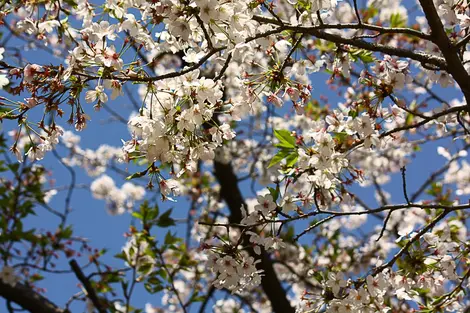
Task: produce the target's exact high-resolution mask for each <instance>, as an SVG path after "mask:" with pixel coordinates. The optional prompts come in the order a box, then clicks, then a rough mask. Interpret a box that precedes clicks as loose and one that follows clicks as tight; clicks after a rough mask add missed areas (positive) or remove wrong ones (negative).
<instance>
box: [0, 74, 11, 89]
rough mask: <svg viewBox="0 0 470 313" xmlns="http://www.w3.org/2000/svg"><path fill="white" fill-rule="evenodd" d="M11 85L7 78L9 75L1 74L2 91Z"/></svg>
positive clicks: (0, 85) (0, 84)
mask: <svg viewBox="0 0 470 313" xmlns="http://www.w3.org/2000/svg"><path fill="white" fill-rule="evenodd" d="M9 83H10V80H9V79H8V78H7V75H5V74H0V90H1V89H3V87H5V86H6V85H8V84H9Z"/></svg>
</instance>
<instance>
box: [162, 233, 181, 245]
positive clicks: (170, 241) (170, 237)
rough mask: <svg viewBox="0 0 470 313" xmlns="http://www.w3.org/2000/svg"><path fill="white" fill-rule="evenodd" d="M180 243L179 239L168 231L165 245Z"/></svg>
mask: <svg viewBox="0 0 470 313" xmlns="http://www.w3.org/2000/svg"><path fill="white" fill-rule="evenodd" d="M178 241H179V238H177V237H175V236H174V235H173V234H172V233H171V232H170V231H168V232H167V233H166V235H165V244H166V245H172V244H175V243H177V242H178Z"/></svg>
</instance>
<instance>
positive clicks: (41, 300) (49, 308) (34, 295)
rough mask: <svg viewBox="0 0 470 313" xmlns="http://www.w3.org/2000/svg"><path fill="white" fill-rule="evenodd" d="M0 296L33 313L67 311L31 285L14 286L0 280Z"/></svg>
mask: <svg viewBox="0 0 470 313" xmlns="http://www.w3.org/2000/svg"><path fill="white" fill-rule="evenodd" d="M0 296H1V297H3V298H4V299H5V300H6V301H11V302H14V303H16V304H18V305H19V306H20V307H22V308H23V309H25V310H27V311H29V312H33V313H67V312H69V311H66V310H63V309H61V308H60V307H58V306H57V305H56V304H54V303H53V302H51V301H50V300H49V299H47V298H46V297H43V296H42V295H41V294H39V293H38V292H36V291H34V290H33V289H32V288H31V287H29V286H27V285H24V284H20V283H17V284H16V285H15V286H14V287H12V286H11V285H9V284H5V283H3V282H2V281H1V280H0Z"/></svg>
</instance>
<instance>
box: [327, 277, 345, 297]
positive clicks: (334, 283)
mask: <svg viewBox="0 0 470 313" xmlns="http://www.w3.org/2000/svg"><path fill="white" fill-rule="evenodd" d="M326 285H327V286H328V287H330V288H331V290H332V291H333V294H334V295H335V296H338V295H339V291H340V289H341V288H344V287H346V286H347V285H348V283H347V281H346V280H345V279H344V276H343V274H342V273H336V274H335V273H333V272H330V273H329V274H328V280H327V281H326Z"/></svg>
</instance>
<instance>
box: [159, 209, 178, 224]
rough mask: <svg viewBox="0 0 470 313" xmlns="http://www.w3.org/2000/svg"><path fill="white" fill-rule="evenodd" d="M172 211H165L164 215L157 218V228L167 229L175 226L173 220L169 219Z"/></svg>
mask: <svg viewBox="0 0 470 313" xmlns="http://www.w3.org/2000/svg"><path fill="white" fill-rule="evenodd" d="M172 210H173V209H169V210H168V211H166V212H165V213H163V214H162V215H160V217H159V218H158V221H157V225H158V226H160V227H168V226H173V225H175V220H174V219H172V218H171V217H170V215H171V211H172Z"/></svg>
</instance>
